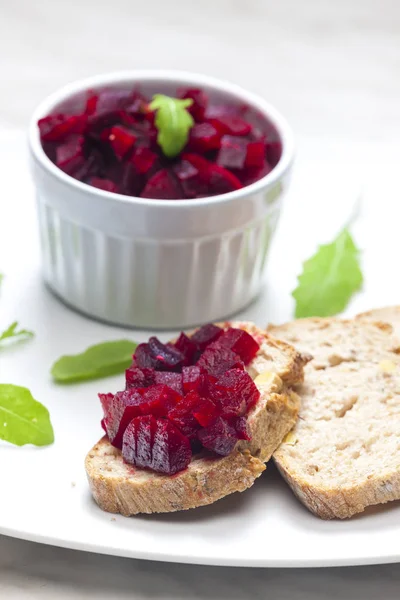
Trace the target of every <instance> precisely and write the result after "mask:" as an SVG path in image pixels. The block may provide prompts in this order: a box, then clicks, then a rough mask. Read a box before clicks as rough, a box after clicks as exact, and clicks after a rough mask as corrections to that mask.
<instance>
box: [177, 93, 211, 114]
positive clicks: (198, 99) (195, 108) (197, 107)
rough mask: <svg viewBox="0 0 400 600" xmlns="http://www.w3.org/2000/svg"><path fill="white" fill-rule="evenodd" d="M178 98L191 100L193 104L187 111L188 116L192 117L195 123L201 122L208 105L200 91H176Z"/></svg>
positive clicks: (204, 95)
mask: <svg viewBox="0 0 400 600" xmlns="http://www.w3.org/2000/svg"><path fill="white" fill-rule="evenodd" d="M178 98H190V99H191V100H193V104H192V105H191V106H189V109H188V110H189V112H190V114H191V115H192V117H193V118H194V120H195V121H202V120H203V119H204V114H205V112H206V109H207V104H208V98H207V95H206V94H205V93H204V92H203V91H202V90H199V89H196V88H191V89H186V88H182V89H180V90H178Z"/></svg>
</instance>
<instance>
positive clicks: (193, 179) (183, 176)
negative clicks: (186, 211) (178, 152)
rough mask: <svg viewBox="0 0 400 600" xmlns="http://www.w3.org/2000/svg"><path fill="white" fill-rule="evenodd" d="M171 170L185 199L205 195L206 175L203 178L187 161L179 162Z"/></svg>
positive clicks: (206, 189) (206, 190) (206, 187)
mask: <svg viewBox="0 0 400 600" xmlns="http://www.w3.org/2000/svg"><path fill="white" fill-rule="evenodd" d="M173 170H174V173H175V175H176V177H177V178H178V180H179V183H180V185H181V187H182V190H183V192H184V194H185V196H186V198H197V197H198V196H199V195H203V194H204V195H207V192H208V174H207V176H206V177H205V176H204V174H201V173H200V172H199V170H198V169H197V168H196V167H195V166H194V165H192V163H190V162H189V161H188V160H181V161H180V162H179V163H178V164H177V165H175V166H174V167H173Z"/></svg>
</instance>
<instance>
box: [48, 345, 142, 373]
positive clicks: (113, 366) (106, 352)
mask: <svg viewBox="0 0 400 600" xmlns="http://www.w3.org/2000/svg"><path fill="white" fill-rule="evenodd" d="M136 347H137V344H136V343H135V342H131V341H130V340H116V341H113V342H103V343H101V344H96V345H95V346H90V347H89V348H88V349H87V350H85V351H84V352H82V353H81V354H74V355H71V356H62V357H61V358H60V359H59V360H57V362H55V363H54V365H53V366H52V368H51V374H52V376H53V379H54V380H55V381H57V382H58V383H75V382H77V381H88V380H90V379H101V378H103V377H109V376H110V375H118V374H119V373H123V372H124V371H125V370H126V369H127V368H128V367H130V365H131V363H132V355H133V353H134V352H135V349H136Z"/></svg>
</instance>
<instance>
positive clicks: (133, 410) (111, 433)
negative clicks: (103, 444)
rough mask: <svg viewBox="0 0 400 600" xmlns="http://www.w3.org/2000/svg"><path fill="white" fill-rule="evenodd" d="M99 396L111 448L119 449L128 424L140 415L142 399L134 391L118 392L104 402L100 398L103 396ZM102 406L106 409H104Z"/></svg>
mask: <svg viewBox="0 0 400 600" xmlns="http://www.w3.org/2000/svg"><path fill="white" fill-rule="evenodd" d="M99 396H100V400H101V401H102V404H103V410H104V423H105V426H106V431H107V435H108V437H109V440H110V442H111V444H112V445H113V446H115V447H116V448H121V446H122V436H123V434H124V431H125V429H126V427H127V425H128V423H129V422H130V421H131V420H132V419H133V418H134V417H136V416H138V415H140V414H141V413H142V411H141V405H142V404H143V398H142V396H141V395H140V394H139V393H138V392H137V391H136V390H134V389H131V390H126V391H124V392H118V393H117V394H115V396H114V397H113V398H112V400H110V401H109V400H108V399H107V400H106V401H105V402H104V400H103V399H102V398H101V396H104V395H103V394H99ZM107 396H108V394H107ZM104 406H107V408H106V409H104Z"/></svg>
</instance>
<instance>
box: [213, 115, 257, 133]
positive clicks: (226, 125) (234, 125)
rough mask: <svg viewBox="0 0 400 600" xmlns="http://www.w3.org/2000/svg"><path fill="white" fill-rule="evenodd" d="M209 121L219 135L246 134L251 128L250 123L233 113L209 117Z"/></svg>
mask: <svg viewBox="0 0 400 600" xmlns="http://www.w3.org/2000/svg"><path fill="white" fill-rule="evenodd" d="M210 123H212V125H214V127H215V128H216V129H217V130H218V131H219V132H220V134H221V135H248V134H249V133H250V132H251V130H252V126H251V125H250V123H248V122H247V121H244V120H243V119H241V118H240V117H236V116H233V115H232V116H231V115H225V116H221V117H219V118H218V119H210Z"/></svg>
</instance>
